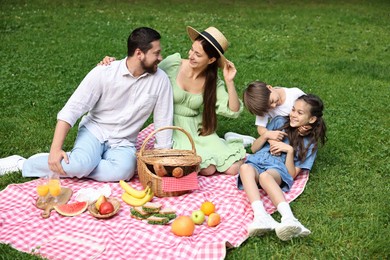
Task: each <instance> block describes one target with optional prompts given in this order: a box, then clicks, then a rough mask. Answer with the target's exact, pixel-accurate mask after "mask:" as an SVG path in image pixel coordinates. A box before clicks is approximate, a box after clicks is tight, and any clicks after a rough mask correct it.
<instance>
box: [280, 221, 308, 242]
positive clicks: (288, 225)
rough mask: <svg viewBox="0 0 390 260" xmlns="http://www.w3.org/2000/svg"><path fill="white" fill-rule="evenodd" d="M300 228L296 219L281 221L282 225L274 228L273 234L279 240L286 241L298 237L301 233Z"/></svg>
mask: <svg viewBox="0 0 390 260" xmlns="http://www.w3.org/2000/svg"><path fill="white" fill-rule="evenodd" d="M301 226H302V224H301V223H300V222H299V221H298V220H296V219H291V218H290V219H286V220H283V219H282V223H280V224H279V225H278V226H277V227H276V228H275V232H276V235H277V236H278V238H279V239H280V240H283V241H287V240H290V239H292V238H293V237H297V236H299V234H300V233H301V232H302V228H301Z"/></svg>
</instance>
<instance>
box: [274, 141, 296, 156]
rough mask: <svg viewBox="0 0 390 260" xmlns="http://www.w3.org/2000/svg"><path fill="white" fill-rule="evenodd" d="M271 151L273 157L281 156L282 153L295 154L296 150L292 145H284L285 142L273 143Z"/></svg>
mask: <svg viewBox="0 0 390 260" xmlns="http://www.w3.org/2000/svg"><path fill="white" fill-rule="evenodd" d="M269 151H270V153H271V154H272V155H275V154H280V153H289V152H293V151H294V149H293V148H292V146H291V145H289V144H286V143H283V142H272V143H271V144H270V148H269Z"/></svg>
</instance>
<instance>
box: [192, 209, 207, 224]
mask: <svg viewBox="0 0 390 260" xmlns="http://www.w3.org/2000/svg"><path fill="white" fill-rule="evenodd" d="M191 219H192V221H193V222H194V223H195V224H196V225H201V224H202V223H203V222H204V219H205V216H204V213H203V211H201V210H195V211H193V212H192V214H191Z"/></svg>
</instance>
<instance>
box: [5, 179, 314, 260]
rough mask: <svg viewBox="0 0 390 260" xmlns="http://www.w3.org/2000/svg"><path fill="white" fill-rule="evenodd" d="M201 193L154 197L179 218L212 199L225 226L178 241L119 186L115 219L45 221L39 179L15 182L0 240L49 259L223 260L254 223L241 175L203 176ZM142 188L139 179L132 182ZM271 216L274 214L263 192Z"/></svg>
mask: <svg viewBox="0 0 390 260" xmlns="http://www.w3.org/2000/svg"><path fill="white" fill-rule="evenodd" d="M308 177H309V172H302V173H300V174H299V175H298V177H297V179H296V181H295V182H294V185H293V187H292V189H291V190H290V192H288V193H286V198H287V201H289V202H290V201H292V200H294V199H295V198H297V197H298V196H299V195H300V194H301V193H302V192H303V190H304V187H305V184H306V182H307V180H308ZM198 178H199V187H200V189H199V190H196V191H193V192H192V193H188V194H185V195H182V196H179V197H170V198H156V197H155V198H154V199H153V201H154V202H160V203H161V204H162V205H163V207H171V208H174V209H176V211H177V214H178V215H190V214H191V212H192V211H193V210H197V209H199V207H200V204H201V203H202V202H203V201H205V200H210V201H213V202H214V204H215V205H216V210H217V212H218V213H220V215H221V218H222V222H221V224H219V225H218V226H217V227H213V228H211V227H208V226H207V225H206V224H205V223H204V224H203V225H200V226H196V228H195V231H194V234H193V235H192V236H191V237H177V236H175V235H173V233H171V231H170V225H165V226H157V225H150V224H147V223H145V222H142V221H140V220H136V219H134V218H131V217H130V206H129V205H127V204H125V203H124V202H123V201H122V200H121V199H120V196H121V193H122V189H121V188H120V186H119V184H118V183H108V184H109V185H110V187H111V190H112V196H114V197H117V198H119V200H120V201H121V208H120V211H119V212H118V214H117V215H116V216H115V217H113V218H111V219H96V218H94V217H93V216H92V215H90V214H89V212H88V211H86V212H84V213H83V214H81V215H78V216H75V217H62V216H61V215H59V214H58V213H57V212H56V211H52V212H51V216H50V217H49V218H47V219H43V218H42V217H41V216H40V214H41V210H40V209H38V208H36V207H35V201H36V196H37V195H36V192H35V188H34V187H35V185H36V183H35V182H36V181H35V180H34V181H30V182H26V183H23V184H12V185H9V186H8V187H7V188H6V189H4V190H3V191H1V192H0V201H1V203H0V242H1V243H6V244H10V245H11V246H12V247H14V248H16V249H17V250H20V251H24V252H28V253H34V252H35V253H36V254H40V255H42V256H44V257H46V258H48V259H94V258H97V259H223V258H224V257H225V256H226V247H227V246H228V247H238V246H239V245H240V244H241V243H242V242H243V241H245V240H246V239H247V238H248V233H247V231H246V226H247V224H248V223H250V222H251V221H252V219H253V213H252V209H251V206H250V203H249V201H248V199H247V197H246V195H245V192H244V191H241V190H238V189H237V188H236V177H234V176H226V175H215V176H210V177H203V176H199V177H198ZM62 183H63V186H64V187H69V188H71V189H72V190H73V197H72V198H71V200H70V202H73V201H74V197H75V196H74V194H75V193H76V192H77V191H78V190H79V189H81V188H99V187H101V186H102V185H103V184H104V183H99V182H95V181H92V180H78V179H64V180H62ZM130 184H131V185H132V186H133V187H137V188H141V187H142V186H141V184H140V182H139V179H138V178H137V177H136V178H134V179H132V181H131V183H130ZM262 199H263V201H264V204H265V207H266V209H267V211H268V212H269V213H272V212H274V211H275V207H274V206H273V205H272V203H271V201H270V200H269V198H268V197H267V196H265V194H264V193H263V192H262Z"/></svg>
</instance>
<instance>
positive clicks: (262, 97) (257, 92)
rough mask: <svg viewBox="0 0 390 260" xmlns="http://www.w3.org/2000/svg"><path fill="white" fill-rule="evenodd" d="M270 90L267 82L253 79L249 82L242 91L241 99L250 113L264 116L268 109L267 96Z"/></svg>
mask: <svg viewBox="0 0 390 260" xmlns="http://www.w3.org/2000/svg"><path fill="white" fill-rule="evenodd" d="M270 95H271V90H270V89H269V88H268V87H267V83H265V82H261V81H254V82H252V83H249V85H248V86H247V88H246V89H245V90H244V93H243V98H242V99H243V101H244V105H245V107H246V108H247V109H248V111H249V112H250V113H251V114H254V115H256V116H264V114H265V113H267V112H268V110H269V109H270V103H269V97H270Z"/></svg>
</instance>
